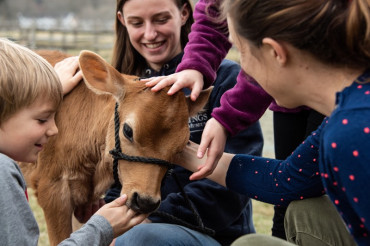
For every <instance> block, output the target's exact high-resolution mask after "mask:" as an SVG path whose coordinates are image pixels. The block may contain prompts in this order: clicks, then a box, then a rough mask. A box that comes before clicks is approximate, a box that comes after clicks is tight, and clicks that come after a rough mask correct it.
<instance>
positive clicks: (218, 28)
mask: <svg viewBox="0 0 370 246" xmlns="http://www.w3.org/2000/svg"><path fill="white" fill-rule="evenodd" d="M219 14H220V9H219V8H218V5H217V1H216V0H199V1H198V2H197V4H196V5H195V9H194V19H195V22H194V24H193V25H192V27H191V32H190V34H189V42H188V43H187V44H186V46H185V49H184V56H183V58H182V61H181V63H180V64H179V66H178V67H177V69H176V72H180V71H183V70H186V69H195V70H197V71H199V72H200V73H202V74H203V76H204V88H207V87H209V86H210V85H211V84H212V83H213V82H214V80H215V78H216V72H217V70H218V67H219V66H220V64H221V62H222V60H223V59H224V58H225V57H226V55H227V53H228V51H229V49H230V48H231V43H230V42H229V40H228V34H229V33H228V27H227V23H226V21H224V22H221V23H220V22H216V19H215V17H217V16H219Z"/></svg>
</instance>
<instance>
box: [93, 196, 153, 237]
mask: <svg viewBox="0 0 370 246" xmlns="http://www.w3.org/2000/svg"><path fill="white" fill-rule="evenodd" d="M126 201H127V195H126V194H124V195H122V196H121V197H119V198H117V199H116V200H114V201H112V202H110V203H107V204H105V205H104V206H103V207H101V208H100V209H99V210H98V211H97V212H96V214H99V215H101V216H103V217H104V218H105V219H106V220H108V222H109V223H110V224H111V226H112V228H113V237H114V238H116V237H118V236H119V235H121V234H123V233H125V232H126V231H128V230H129V229H131V228H132V227H134V226H135V225H137V224H139V223H141V222H142V221H143V220H144V219H145V218H146V217H148V215H147V214H137V213H136V212H135V211H133V210H132V209H130V208H128V207H127V206H126V205H125V204H126Z"/></svg>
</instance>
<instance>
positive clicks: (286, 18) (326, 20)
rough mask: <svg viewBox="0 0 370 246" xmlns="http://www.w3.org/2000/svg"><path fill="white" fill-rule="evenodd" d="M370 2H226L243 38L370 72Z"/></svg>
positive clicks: (257, 43) (257, 44) (368, 0)
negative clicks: (269, 41) (269, 40)
mask: <svg viewBox="0 0 370 246" xmlns="http://www.w3.org/2000/svg"><path fill="white" fill-rule="evenodd" d="M369 2H370V0H350V1H349V0H309V1H307V0H289V1H287V0H224V3H223V11H224V13H226V14H227V15H228V16H229V17H230V18H231V20H232V21H233V24H234V26H235V30H236V32H237V33H238V35H240V36H242V37H244V38H246V39H247V40H249V41H251V42H252V43H253V44H254V45H256V46H257V47H259V46H260V45H261V44H262V39H263V38H265V37H270V38H273V39H275V40H279V41H285V42H288V43H290V44H291V45H293V46H295V47H296V48H298V49H301V50H304V51H308V52H310V53H311V54H312V55H314V56H315V57H316V58H318V59H319V60H321V61H323V62H325V63H328V64H332V65H338V66H348V67H364V66H365V67H370V7H369V5H370V4H369Z"/></svg>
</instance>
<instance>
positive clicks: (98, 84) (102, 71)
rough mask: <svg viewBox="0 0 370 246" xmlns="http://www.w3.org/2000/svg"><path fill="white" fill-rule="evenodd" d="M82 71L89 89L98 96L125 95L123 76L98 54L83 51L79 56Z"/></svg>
mask: <svg viewBox="0 0 370 246" xmlns="http://www.w3.org/2000/svg"><path fill="white" fill-rule="evenodd" d="M79 63H80V69H81V71H82V75H83V78H84V81H85V83H86V85H87V87H88V88H89V89H91V90H92V91H93V92H95V93H97V94H112V95H114V96H119V95H121V94H122V93H123V87H122V82H120V80H122V79H123V77H122V76H121V74H120V73H119V72H118V71H117V70H116V69H115V68H114V67H112V66H111V65H110V64H109V63H107V62H106V61H105V60H104V59H103V58H102V57H101V56H99V55H98V54H96V53H94V52H91V51H88V50H83V51H81V53H80V56H79Z"/></svg>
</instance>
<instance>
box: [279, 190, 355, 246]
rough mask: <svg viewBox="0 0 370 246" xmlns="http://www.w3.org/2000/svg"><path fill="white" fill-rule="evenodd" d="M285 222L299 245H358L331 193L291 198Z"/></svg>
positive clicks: (295, 242) (286, 227)
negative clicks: (331, 198) (300, 198)
mask: <svg viewBox="0 0 370 246" xmlns="http://www.w3.org/2000/svg"><path fill="white" fill-rule="evenodd" d="M284 224H285V231H286V236H287V240H288V241H289V242H292V243H294V244H297V245H304V246H311V245H312V246H321V245H323V246H328V245H330V246H334V245H335V246H339V245H344V246H352V245H356V243H355V241H354V239H353V237H352V236H351V235H350V233H349V231H348V229H347V227H346V225H345V224H344V221H343V220H342V218H341V216H340V215H339V213H338V211H337V210H336V208H335V206H334V205H333V203H332V202H331V201H330V199H329V197H328V196H327V195H324V196H321V197H316V198H309V199H304V200H299V201H294V202H291V203H290V205H289V206H288V209H287V213H286V214H285V223H284Z"/></svg>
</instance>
